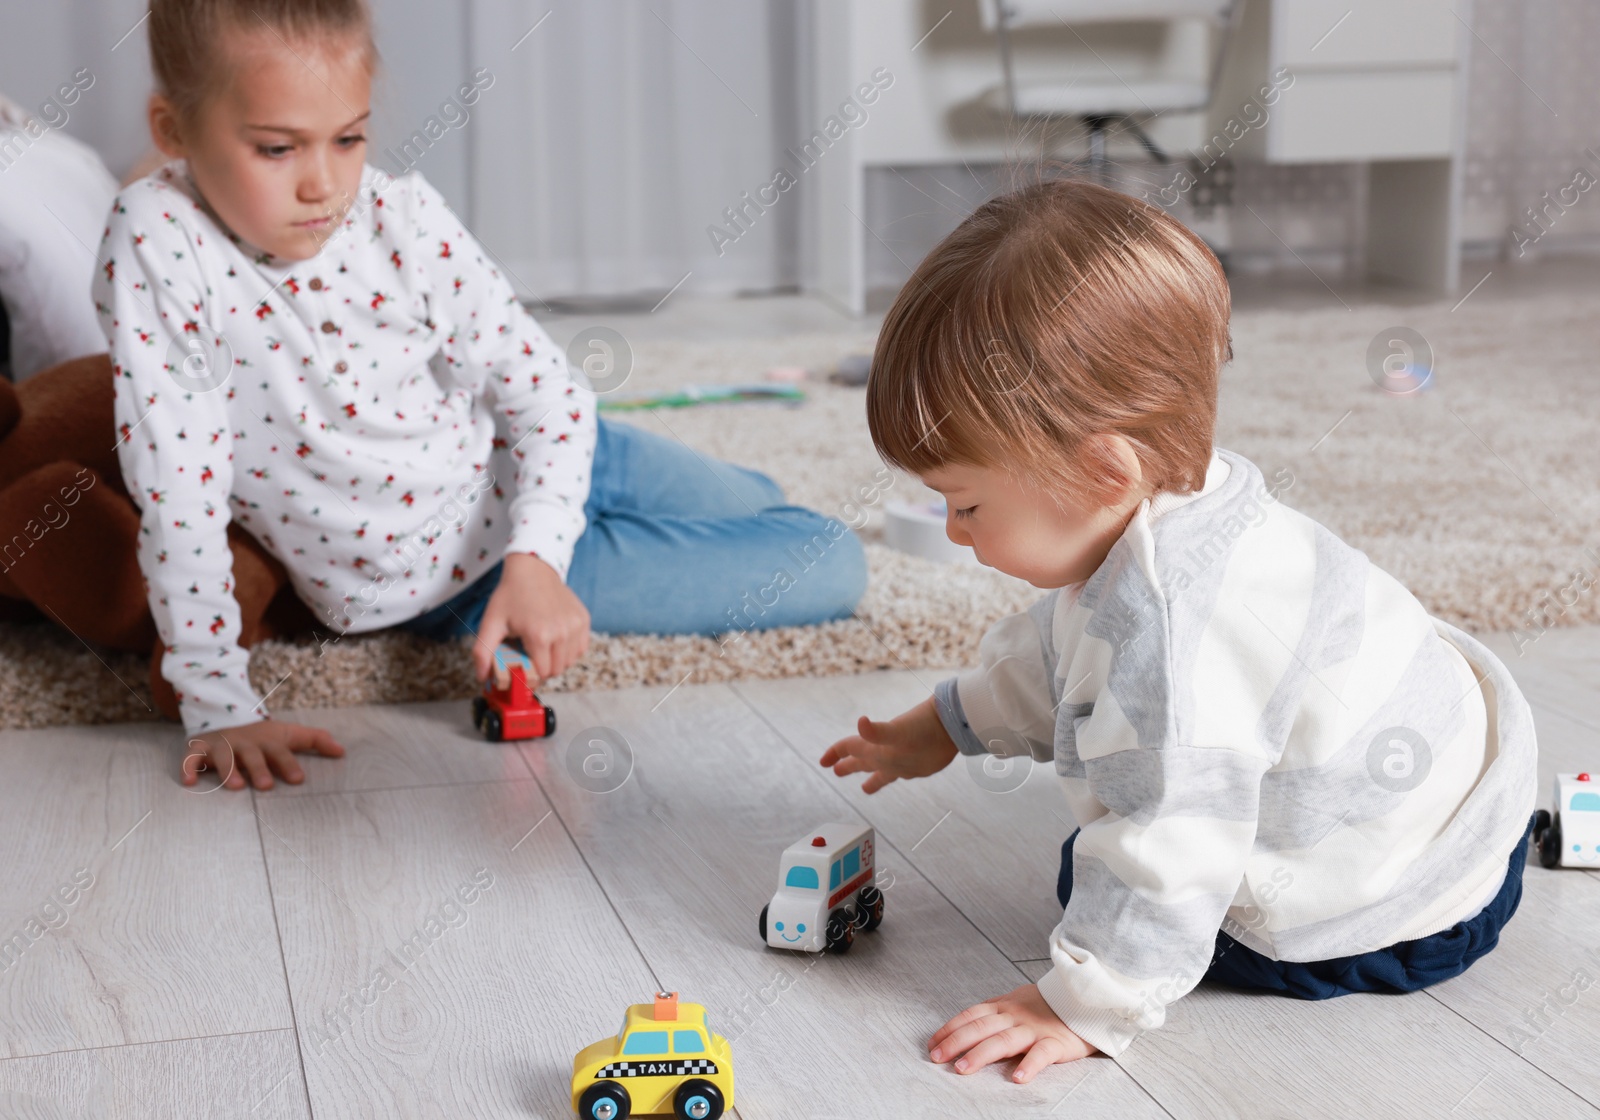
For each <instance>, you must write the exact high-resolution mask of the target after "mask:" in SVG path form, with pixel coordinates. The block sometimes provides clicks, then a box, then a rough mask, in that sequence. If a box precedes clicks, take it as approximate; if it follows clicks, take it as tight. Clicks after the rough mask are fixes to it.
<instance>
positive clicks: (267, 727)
mask: <svg viewBox="0 0 1600 1120" xmlns="http://www.w3.org/2000/svg"><path fill="white" fill-rule="evenodd" d="M296 752H300V753H308V752H314V753H316V754H320V755H321V756H322V757H323V758H343V757H344V747H342V746H340V745H339V744H338V743H337V742H335V741H334V738H333V736H332V735H331V734H330V733H329V732H327V731H325V730H323V729H322V728H320V727H306V726H305V725H304V724H299V723H286V722H284V721H282V720H276V719H264V720H261V721H259V722H257V723H247V724H244V725H243V726H240V727H225V728H223V729H222V730H221V731H208V732H206V733H205V734H204V735H196V736H194V737H193V738H192V739H190V740H189V753H188V755H187V756H185V758H184V760H183V771H182V780H183V784H184V785H186V786H192V785H194V784H195V782H197V781H199V780H200V771H202V770H213V771H215V772H216V773H217V774H220V775H221V776H222V788H224V789H243V788H244V787H245V785H246V783H247V782H248V784H250V785H253V786H255V787H256V788H257V789H271V788H272V775H273V773H274V772H276V773H277V775H278V777H280V778H282V779H283V780H284V781H286V782H288V783H289V784H290V785H292V786H295V785H299V784H300V783H301V782H303V781H305V777H306V775H305V771H303V770H301V769H300V762H299V760H298V759H296V758H295V757H294V756H295V753H296Z"/></svg>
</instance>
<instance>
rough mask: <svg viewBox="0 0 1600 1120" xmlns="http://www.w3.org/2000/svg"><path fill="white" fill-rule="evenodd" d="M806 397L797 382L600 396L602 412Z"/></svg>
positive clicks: (789, 401) (798, 400)
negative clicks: (626, 395) (795, 383)
mask: <svg viewBox="0 0 1600 1120" xmlns="http://www.w3.org/2000/svg"><path fill="white" fill-rule="evenodd" d="M805 399H806V393H805V390H804V389H802V388H800V386H798V385H789V384H772V385H685V386H684V387H683V388H681V389H674V390H671V391H670V392H665V393H639V394H636V395H634V396H628V397H612V396H605V397H601V398H600V410H601V411H602V412H638V411H641V410H644V409H650V408H689V407H692V406H694V405H699V404H736V403H739V402H748V401H779V402H782V403H784V404H800V403H801V402H803V401H804V400H805Z"/></svg>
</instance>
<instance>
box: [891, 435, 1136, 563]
mask: <svg viewBox="0 0 1600 1120" xmlns="http://www.w3.org/2000/svg"><path fill="white" fill-rule="evenodd" d="M1129 454H1130V455H1131V449H1130V452H1129ZM1124 464H1125V465H1129V464H1128V462H1127V460H1126V459H1124ZM1131 466H1132V469H1133V471H1134V472H1137V470H1138V459H1137V457H1133V458H1132V463H1131ZM921 477H922V481H923V482H924V483H925V484H926V485H927V486H929V487H931V488H933V489H934V490H937V491H939V493H941V494H943V495H944V499H945V504H946V506H947V507H948V508H949V512H948V513H947V514H946V516H945V534H946V535H947V536H948V537H949V538H950V539H951V540H952V541H954V542H955V543H956V544H959V545H965V546H967V547H968V548H971V549H972V551H973V554H974V555H975V556H977V558H978V560H979V562H980V563H983V564H986V565H988V566H989V567H991V568H995V569H998V570H999V571H1002V572H1005V573H1006V574H1007V575H1010V576H1016V577H1017V578H1018V579H1025V580H1027V581H1028V582H1029V583H1031V584H1033V585H1034V586H1035V587H1041V588H1055V587H1065V586H1067V585H1068V584H1069V583H1078V582H1080V581H1082V580H1086V579H1088V578H1089V577H1090V576H1092V575H1094V572H1095V569H1096V568H1098V567H1099V566H1100V565H1101V564H1102V563H1103V562H1104V561H1105V558H1106V554H1107V553H1109V552H1110V551H1111V546H1112V545H1114V544H1116V543H1117V538H1119V537H1121V536H1122V533H1123V530H1125V529H1126V528H1127V527H1128V521H1129V519H1130V518H1131V517H1132V516H1133V512H1134V511H1135V510H1136V509H1138V508H1139V503H1140V502H1141V501H1143V500H1144V498H1145V496H1146V494H1145V492H1144V488H1143V487H1141V486H1139V485H1137V484H1136V485H1135V486H1134V487H1132V488H1131V489H1130V491H1129V492H1128V493H1127V494H1126V495H1125V496H1124V498H1123V499H1122V500H1120V501H1118V502H1117V503H1116V504H1115V505H1113V506H1105V507H1101V506H1084V505H1073V506H1069V507H1068V508H1065V509H1063V508H1062V506H1061V505H1060V504H1058V503H1057V502H1056V500H1055V499H1054V498H1053V497H1052V496H1051V495H1050V494H1047V493H1045V492H1044V491H1043V490H1041V489H1039V488H1037V487H1035V486H1032V485H1029V484H1028V483H1027V481H1026V480H1024V479H1021V478H1018V477H1017V476H1016V475H1015V474H1013V473H1012V472H1010V471H1007V470H1005V469H1004V468H1000V467H978V466H972V465H970V464H964V463H946V464H945V465H943V466H941V467H938V468H937V469H935V470H931V471H928V472H927V473H926V474H923V475H922V476H921ZM1133 477H1137V474H1136V473H1135V474H1134V476H1133Z"/></svg>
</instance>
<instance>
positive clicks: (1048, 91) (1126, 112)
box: [978, 0, 1240, 182]
mask: <svg viewBox="0 0 1600 1120" xmlns="http://www.w3.org/2000/svg"><path fill="white" fill-rule="evenodd" d="M1239 3H1240V0H978V9H979V13H980V15H981V16H982V19H983V26H984V30H986V31H990V32H992V33H993V34H994V37H995V43H996V45H997V46H998V48H999V52H1000V71H1001V75H1002V81H1001V84H1000V85H998V86H996V87H995V88H994V89H992V90H990V91H989V92H988V93H987V94H986V95H985V98H984V100H985V102H986V103H987V104H988V105H989V107H990V108H991V109H993V110H995V111H997V112H1002V113H1005V114H1007V115H1008V116H1009V117H1010V118H1011V119H1012V120H1014V121H1019V122H1021V121H1028V120H1035V119H1044V120H1049V119H1051V118H1057V117H1066V118H1070V119H1072V120H1076V121H1079V122H1081V123H1082V124H1083V127H1084V128H1085V130H1086V131H1087V133H1088V149H1089V150H1088V158H1087V161H1086V163H1087V166H1088V170H1089V173H1090V174H1091V175H1092V176H1093V177H1094V178H1096V179H1097V180H1099V181H1101V182H1106V181H1108V179H1109V176H1108V175H1107V163H1106V150H1105V141H1106V132H1107V130H1109V129H1112V128H1121V129H1124V130H1126V131H1127V132H1128V134H1129V135H1131V136H1132V137H1133V138H1134V139H1135V140H1137V141H1138V142H1139V144H1140V145H1141V146H1142V147H1143V148H1144V150H1145V151H1146V152H1148V153H1149V155H1150V158H1151V159H1153V160H1155V161H1156V162H1157V163H1167V162H1169V157H1168V155H1167V153H1166V152H1165V151H1163V150H1162V149H1161V148H1160V147H1159V146H1158V145H1157V144H1156V143H1155V141H1153V140H1151V139H1150V136H1149V134H1148V133H1146V132H1145V131H1144V129H1143V128H1142V127H1140V119H1141V118H1144V119H1146V120H1151V119H1154V118H1156V117H1159V116H1160V115H1161V114H1163V113H1173V112H1176V113H1183V112H1199V111H1201V110H1204V109H1208V108H1210V106H1211V100H1212V96H1213V95H1214V93H1215V92H1216V88H1217V82H1218V80H1219V79H1220V78H1221V76H1222V61H1223V59H1224V58H1225V57H1226V56H1227V48H1228V39H1229V33H1230V32H1231V31H1232V29H1233V28H1232V23H1231V20H1230V18H1229V17H1230V15H1231V13H1233V12H1235V11H1237V10H1238V5H1239ZM1178 20H1197V21H1205V22H1207V23H1209V24H1211V25H1213V26H1214V27H1215V29H1216V30H1215V32H1214V34H1213V36H1212V42H1213V46H1212V50H1211V64H1210V67H1209V72H1208V73H1207V74H1206V75H1205V76H1204V78H1203V79H1199V78H1195V77H1192V76H1188V75H1167V74H1156V75H1153V76H1140V75H1133V76H1124V75H1121V74H1117V73H1113V72H1111V71H1110V70H1109V68H1107V71H1106V72H1105V73H1103V74H1100V75H1096V76H1094V77H1093V78H1090V79H1085V77H1084V76H1083V74H1082V73H1081V72H1079V73H1076V74H1062V75H1058V76H1057V77H1056V79H1055V80H1054V81H1039V82H1032V83H1027V84H1022V83H1019V82H1018V81H1017V76H1016V66H1015V64H1014V62H1013V60H1012V55H1011V36H1012V34H1013V33H1014V32H1016V31H1017V30H1020V29H1023V28H1027V27H1032V26H1040V25H1043V26H1047V27H1048V26H1053V25H1058V24H1059V25H1060V26H1062V27H1065V28H1067V29H1068V30H1069V31H1073V29H1074V28H1075V27H1077V26H1083V25H1088V24H1104V23H1135V22H1138V23H1146V22H1148V23H1164V24H1172V23H1175V22H1176V21H1178ZM1073 33H1074V34H1076V32H1075V31H1074V32H1073Z"/></svg>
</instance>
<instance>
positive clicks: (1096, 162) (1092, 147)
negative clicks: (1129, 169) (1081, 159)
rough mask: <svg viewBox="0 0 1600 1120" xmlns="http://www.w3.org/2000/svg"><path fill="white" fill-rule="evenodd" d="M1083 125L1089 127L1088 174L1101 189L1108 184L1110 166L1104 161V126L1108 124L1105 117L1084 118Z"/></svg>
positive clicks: (1107, 119) (1108, 121)
mask: <svg viewBox="0 0 1600 1120" xmlns="http://www.w3.org/2000/svg"><path fill="white" fill-rule="evenodd" d="M1083 123H1084V124H1086V125H1088V126H1089V174H1090V175H1091V176H1092V177H1093V178H1094V180H1095V181H1096V182H1097V183H1099V184H1100V185H1101V186H1103V187H1108V186H1110V185H1111V183H1110V181H1109V180H1110V177H1111V176H1110V174H1109V172H1110V169H1111V168H1110V164H1109V163H1108V162H1107V161H1106V125H1107V124H1108V123H1110V120H1109V118H1107V117H1085V118H1084V119H1083Z"/></svg>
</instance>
